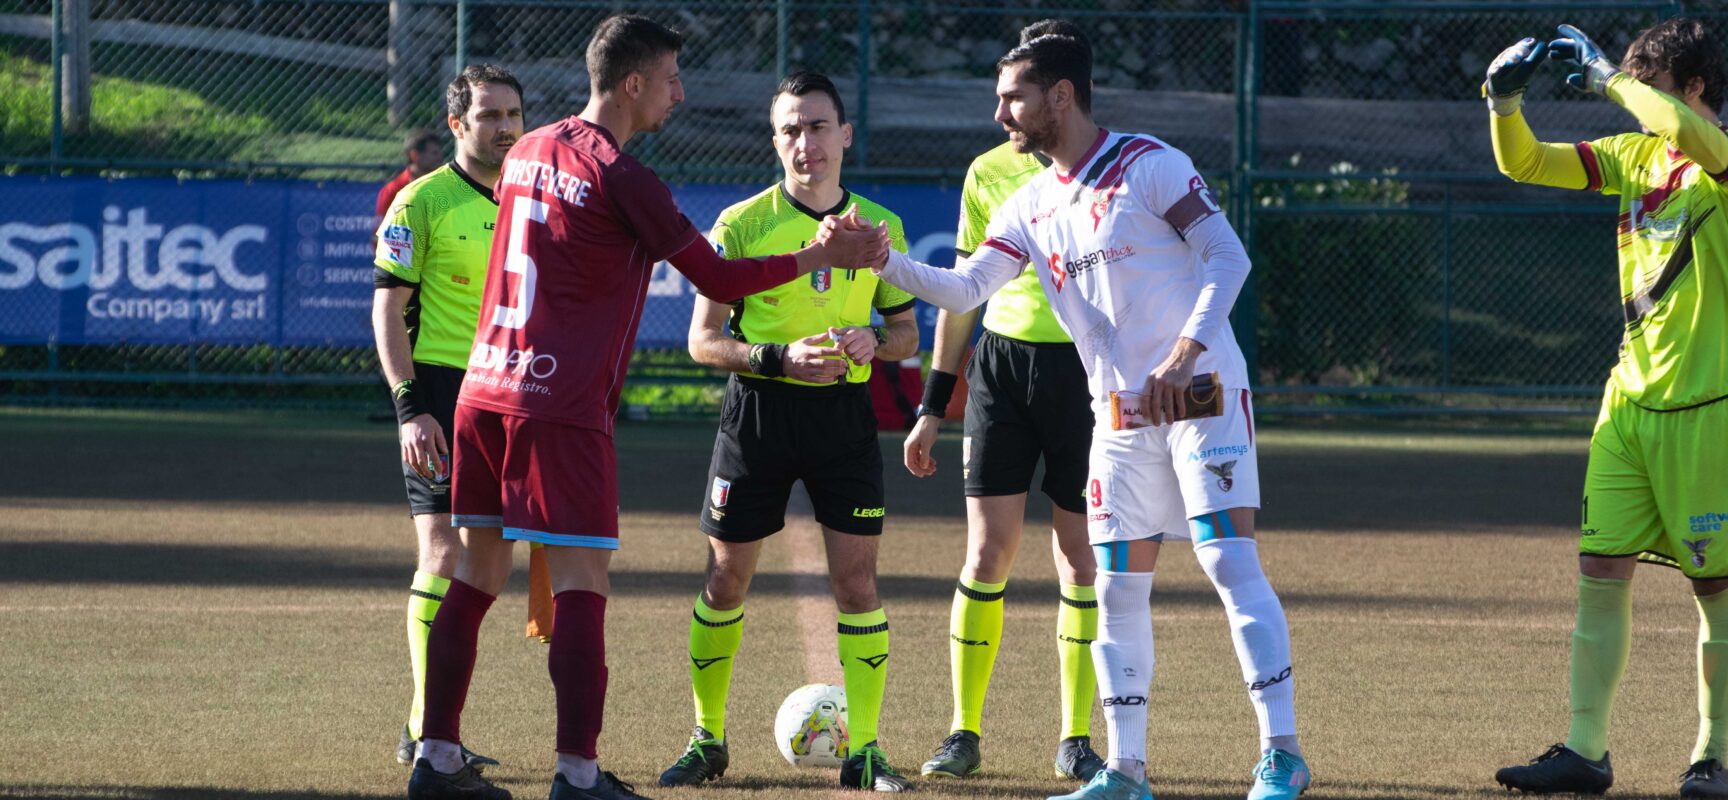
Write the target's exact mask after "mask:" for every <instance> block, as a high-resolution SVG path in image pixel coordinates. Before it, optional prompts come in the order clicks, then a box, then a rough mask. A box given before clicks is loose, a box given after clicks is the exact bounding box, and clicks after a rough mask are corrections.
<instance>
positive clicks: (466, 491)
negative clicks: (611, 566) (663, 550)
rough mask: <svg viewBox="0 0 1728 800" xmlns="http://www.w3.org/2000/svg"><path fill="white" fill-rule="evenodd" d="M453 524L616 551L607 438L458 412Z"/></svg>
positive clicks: (614, 470) (613, 465) (614, 471)
mask: <svg viewBox="0 0 1728 800" xmlns="http://www.w3.org/2000/svg"><path fill="white" fill-rule="evenodd" d="M451 449H452V450H453V451H454V457H453V458H451V463H450V475H451V479H450V483H451V489H450V498H451V499H450V524H452V525H455V526H457V527H465V528H503V529H504V538H506V539H524V540H527V541H530V542H541V543H544V544H550V545H561V546H565V547H598V548H602V549H606V550H616V549H618V460H617V457H616V454H615V452H614V450H613V447H612V437H610V436H607V435H606V434H605V433H604V432H602V431H596V430H590V429H587V428H574V427H571V426H569V425H559V424H557V423H553V422H543V421H540V420H534V419H528V418H526V417H517V416H511V415H509V414H500V413H497V412H495V411H487V410H485V409H480V408H474V407H472V406H467V405H459V406H457V407H456V442H455V445H454V447H452V448H451Z"/></svg>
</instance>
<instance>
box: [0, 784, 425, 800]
mask: <svg viewBox="0 0 1728 800" xmlns="http://www.w3.org/2000/svg"><path fill="white" fill-rule="evenodd" d="M400 796H401V792H387V793H384V794H361V793H355V792H336V793H326V792H315V791H307V790H304V789H297V790H288V789H260V790H246V789H236V788H233V787H220V788H218V787H214V786H61V785H55V784H48V783H39V784H23V785H18V786H11V785H7V784H0V797H32V798H42V799H43V800H376V799H377V798H395V797H400Z"/></svg>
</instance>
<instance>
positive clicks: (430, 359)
mask: <svg viewBox="0 0 1728 800" xmlns="http://www.w3.org/2000/svg"><path fill="white" fill-rule="evenodd" d="M497 218H498V202H497V201H496V200H494V199H493V197H492V189H491V188H490V187H487V186H482V185H480V184H479V183H478V182H476V181H475V180H474V179H473V178H471V177H469V176H468V174H467V173H465V172H463V171H462V170H461V168H460V167H457V166H456V164H455V163H454V162H452V163H449V164H445V165H444V166H442V167H439V168H438V169H435V170H433V171H431V172H429V173H427V174H425V175H423V176H421V177H420V179H419V180H416V181H414V182H413V183H410V184H408V185H407V186H405V187H403V188H402V191H401V192H398V193H397V195H396V199H395V200H394V201H392V202H391V203H390V210H389V211H387V212H385V214H384V220H383V222H382V223H380V224H379V226H378V251H377V253H376V255H375V256H374V258H373V261H372V263H373V264H375V265H376V266H377V267H378V269H380V270H383V271H384V272H387V273H389V274H390V276H391V277H393V278H395V279H397V280H399V281H401V282H402V283H405V284H409V285H412V286H414V287H416V288H415V292H414V297H413V299H411V300H409V301H408V307H407V309H406V310H405V311H404V316H405V317H406V319H407V322H408V341H409V342H410V343H411V344H412V346H413V349H414V355H413V359H414V360H415V361H416V362H419V363H422V364H436V365H438V366H444V367H454V368H456V369H467V367H468V353H469V351H470V350H472V349H473V347H474V331H475V328H476V327H477V322H478V320H479V317H480V293H481V292H482V291H483V290H484V289H485V288H486V262H487V259H488V258H490V257H491V253H492V228H493V224H494V223H495V221H496V220H497Z"/></svg>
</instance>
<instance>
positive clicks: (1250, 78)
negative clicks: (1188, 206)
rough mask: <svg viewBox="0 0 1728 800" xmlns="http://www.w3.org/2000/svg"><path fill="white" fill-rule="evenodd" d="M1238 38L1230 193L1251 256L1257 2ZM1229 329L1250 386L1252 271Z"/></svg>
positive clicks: (1254, 323)
mask: <svg viewBox="0 0 1728 800" xmlns="http://www.w3.org/2000/svg"><path fill="white" fill-rule="evenodd" d="M1238 25H1239V26H1240V27H1239V28H1238V34H1237V36H1236V53H1237V57H1236V170H1235V176H1234V177H1235V181H1234V183H1235V184H1236V185H1235V186H1234V187H1232V189H1231V196H1232V202H1231V205H1233V206H1235V211H1236V219H1235V223H1236V230H1237V232H1238V233H1239V234H1240V235H1241V237H1242V247H1243V248H1244V249H1246V250H1247V251H1248V256H1249V258H1250V259H1252V258H1253V257H1254V234H1255V230H1254V228H1255V224H1254V210H1255V209H1254V170H1255V169H1256V168H1257V167H1258V166H1259V150H1260V142H1259V130H1258V129H1259V125H1260V120H1259V113H1258V112H1259V101H1260V97H1259V90H1260V60H1261V57H1262V55H1263V54H1262V53H1261V49H1262V47H1263V45H1264V42H1263V41H1262V40H1261V37H1260V28H1261V24H1260V2H1259V0H1249V3H1248V12H1247V14H1246V15H1244V16H1242V17H1240V18H1239V22H1238ZM1230 316H1231V327H1233V328H1234V329H1235V331H1236V341H1237V343H1238V344H1239V345H1240V346H1241V348H1242V359H1243V361H1244V362H1245V363H1246V364H1247V365H1248V382H1249V383H1250V384H1252V383H1255V382H1257V381H1258V380H1259V375H1260V291H1259V281H1258V279H1257V278H1256V277H1255V271H1251V272H1249V273H1248V280H1247V282H1246V283H1244V284H1243V285H1242V292H1241V294H1240V295H1239V296H1238V297H1237V298H1236V307H1235V309H1234V310H1233V311H1232V313H1231V315H1230Z"/></svg>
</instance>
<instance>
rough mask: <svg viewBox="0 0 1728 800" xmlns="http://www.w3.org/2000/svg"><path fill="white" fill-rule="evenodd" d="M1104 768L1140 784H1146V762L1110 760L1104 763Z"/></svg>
mask: <svg viewBox="0 0 1728 800" xmlns="http://www.w3.org/2000/svg"><path fill="white" fill-rule="evenodd" d="M1104 768H1105V769H1107V770H1110V771H1111V772H1117V773H1121V774H1123V775H1127V776H1128V777H1130V778H1133V779H1134V780H1137V781H1139V782H1141V783H1145V782H1146V762H1144V761H1134V760H1132V759H1120V758H1112V759H1110V760H1109V761H1108V762H1105V764H1104Z"/></svg>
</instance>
